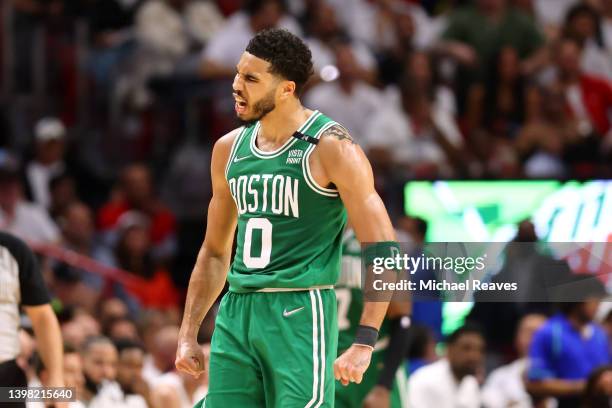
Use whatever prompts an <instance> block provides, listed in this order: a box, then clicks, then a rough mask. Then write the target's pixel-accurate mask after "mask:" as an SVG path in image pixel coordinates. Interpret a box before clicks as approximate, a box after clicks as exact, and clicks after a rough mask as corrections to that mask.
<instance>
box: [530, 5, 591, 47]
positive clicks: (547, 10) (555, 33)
mask: <svg viewBox="0 0 612 408" xmlns="http://www.w3.org/2000/svg"><path fill="white" fill-rule="evenodd" d="M532 1H533V8H534V14H535V17H536V21H537V22H538V23H539V26H540V27H542V30H543V31H544V33H545V34H546V38H547V39H549V40H550V41H556V40H558V39H559V37H560V36H561V29H562V26H563V19H564V18H565V16H566V15H567V11H568V10H569V9H570V7H572V6H574V5H575V4H576V3H579V2H580V0H532Z"/></svg>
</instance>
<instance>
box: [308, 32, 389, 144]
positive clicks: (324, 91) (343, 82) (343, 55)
mask: <svg viewBox="0 0 612 408" xmlns="http://www.w3.org/2000/svg"><path fill="white" fill-rule="evenodd" d="M334 56H335V63H336V65H337V67H338V70H339V74H340V76H339V77H338V79H337V80H335V81H332V82H327V83H321V84H319V85H317V86H315V87H314V88H312V89H311V90H310V91H309V92H308V94H307V95H306V99H305V102H306V105H307V106H310V107H312V108H313V109H320V110H321V111H322V112H323V113H325V114H326V115H328V116H330V117H332V118H334V119H335V120H337V121H338V122H339V123H342V125H343V126H346V128H347V130H348V131H349V132H350V134H351V136H352V137H353V138H354V139H355V141H356V142H357V143H361V142H362V141H363V140H364V137H365V134H364V132H365V129H366V128H367V125H368V124H369V123H370V120H371V118H372V117H373V116H374V114H375V113H376V111H377V110H378V109H379V108H380V107H381V105H382V102H383V99H382V95H381V93H380V91H378V89H376V88H374V87H372V86H370V85H368V84H366V83H365V82H364V81H363V80H362V79H361V75H360V74H359V71H360V67H359V65H358V62H357V60H356V57H355V54H354V53H353V48H352V47H351V46H350V45H349V44H347V43H342V42H338V43H336V45H335V46H334Z"/></svg>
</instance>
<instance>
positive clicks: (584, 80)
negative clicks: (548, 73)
mask: <svg viewBox="0 0 612 408" xmlns="http://www.w3.org/2000/svg"><path fill="white" fill-rule="evenodd" d="M555 51H556V52H555V55H556V58H557V59H556V66H557V73H558V77H557V80H558V86H559V87H560V88H561V90H562V91H563V93H564V94H565V105H566V111H567V113H568V114H569V115H570V117H572V118H573V119H574V120H575V121H576V123H577V129H578V132H579V133H580V135H581V136H582V140H581V141H580V143H578V144H574V145H572V146H571V147H570V148H569V149H567V153H568V154H567V157H566V159H567V161H569V162H570V163H571V164H572V167H573V169H574V173H575V175H576V176H578V177H593V176H595V175H596V174H598V170H597V166H598V162H600V163H605V155H606V154H609V153H610V149H609V148H610V146H612V124H611V123H610V116H609V112H611V111H612V84H611V83H610V82H609V81H607V80H606V79H603V78H598V77H595V76H592V75H588V74H585V73H584V72H583V71H582V69H581V67H580V52H581V49H580V45H579V43H578V42H577V41H576V40H574V39H573V38H569V37H566V38H563V39H561V40H560V41H559V43H558V45H557V48H556V50H555ZM606 146H608V147H607V148H606ZM606 149H607V150H608V152H607V153H606Z"/></svg>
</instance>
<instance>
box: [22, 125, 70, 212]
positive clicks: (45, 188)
mask: <svg viewBox="0 0 612 408" xmlns="http://www.w3.org/2000/svg"><path fill="white" fill-rule="evenodd" d="M65 136H66V129H65V127H64V125H63V123H62V122H61V121H60V120H59V119H57V118H43V119H41V120H39V121H38V123H36V127H35V128H34V138H35V141H36V146H35V147H36V156H35V157H34V160H32V161H31V162H30V163H28V165H27V167H26V178H27V181H28V185H29V188H30V193H31V194H32V199H33V201H34V202H35V203H36V204H38V205H40V206H42V207H44V208H47V209H48V208H49V205H50V204H51V197H50V193H49V182H50V181H51V179H52V178H53V177H55V176H57V175H59V174H60V173H62V172H64V171H65V170H66V165H65V163H64V137H65Z"/></svg>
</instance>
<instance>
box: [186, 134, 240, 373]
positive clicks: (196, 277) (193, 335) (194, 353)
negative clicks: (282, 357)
mask: <svg viewBox="0 0 612 408" xmlns="http://www.w3.org/2000/svg"><path fill="white" fill-rule="evenodd" d="M239 131H240V129H236V130H234V131H232V132H230V133H228V134H227V135H225V136H223V137H222V138H221V139H219V140H218V141H217V142H216V143H215V147H214V148H213V153H212V159H211V176H212V190H213V195H212V199H211V200H210V204H209V205H208V218H207V223H206V235H205V238H204V242H203V244H202V247H201V248H200V252H199V253H198V258H197V260H196V263H195V266H194V268H193V271H192V272H191V279H190V280H189V287H188V289H187V300H186V302H185V311H184V313H183V321H182V323H181V329H180V334H179V343H178V348H177V354H176V363H175V364H176V368H177V369H178V370H180V371H183V372H186V373H188V374H191V375H193V376H196V377H197V376H199V375H200V374H201V373H202V371H204V363H205V361H204V355H203V354H202V350H201V347H200V346H199V345H198V343H197V334H198V330H199V329H200V325H201V324H202V320H203V319H204V316H205V315H206V313H207V312H208V310H209V309H210V307H211V306H212V304H213V303H214V301H215V300H216V299H217V297H218V296H219V294H220V293H221V290H223V286H224V285H225V280H226V277H227V271H228V269H229V264H230V257H231V253H232V243H233V240H234V232H235V230H236V222H237V213H236V206H235V204H234V200H233V198H232V195H231V193H230V190H229V186H228V184H227V181H226V180H225V166H226V164H227V161H228V160H229V156H230V151H231V149H232V143H233V142H234V139H235V138H236V137H237V135H238V133H239Z"/></svg>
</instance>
